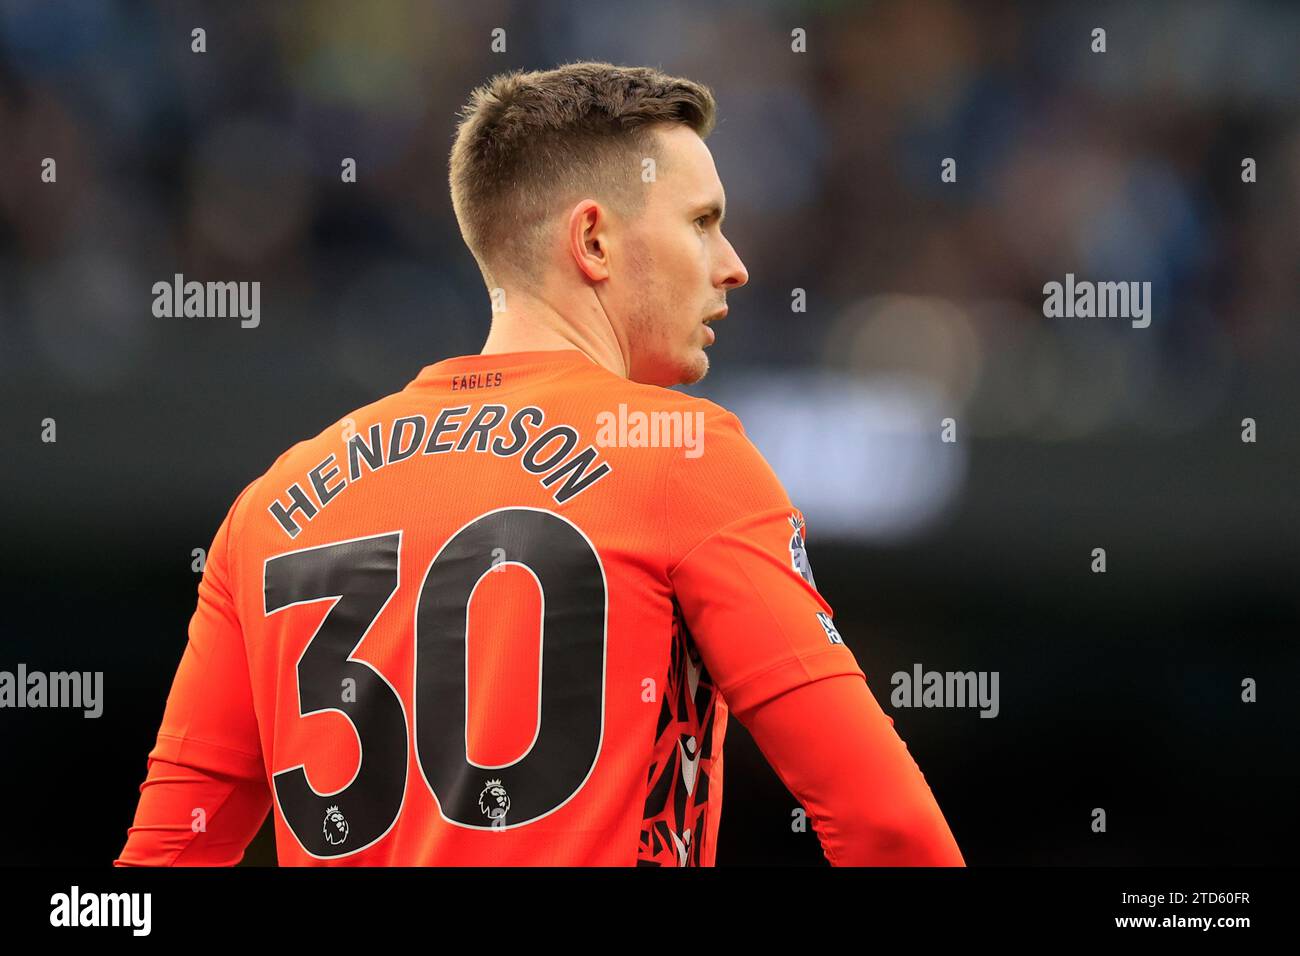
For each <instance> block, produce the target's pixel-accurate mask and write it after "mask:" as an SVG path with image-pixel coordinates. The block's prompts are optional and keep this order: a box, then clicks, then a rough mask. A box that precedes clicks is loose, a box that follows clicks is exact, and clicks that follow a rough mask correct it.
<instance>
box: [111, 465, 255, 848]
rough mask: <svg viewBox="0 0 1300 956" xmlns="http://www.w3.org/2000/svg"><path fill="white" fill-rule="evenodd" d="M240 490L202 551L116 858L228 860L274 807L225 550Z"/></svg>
mask: <svg viewBox="0 0 1300 956" xmlns="http://www.w3.org/2000/svg"><path fill="white" fill-rule="evenodd" d="M250 487H251V486H250ZM247 490H248V489H245V492H246V491H247ZM242 497H243V494H242V493H241V495H240V497H239V498H237V499H236V500H235V504H234V505H232V506H231V509H230V511H229V512H228V513H227V515H226V518H225V520H224V521H223V522H222V523H221V527H220V528H219V529H218V531H217V533H216V536H215V538H214V539H213V542H212V547H211V548H210V549H209V551H208V559H207V563H206V565H205V567H204V571H203V577H202V578H201V579H200V581H199V589H198V605H197V607H196V608H195V611H194V615H193V617H192V618H191V619H190V626H189V641H188V643H187V644H186V647H185V652H184V654H183V655H182V657H181V661H180V665H179V667H178V668H177V670H176V677H175V680H174V681H173V683H172V688H171V692H170V694H169V695H168V698H167V707H166V710H165V711H164V714H163V720H162V725H161V727H160V728H159V731H158V736H157V743H156V745H155V746H154V748H153V750H152V751H151V752H150V753H149V759H148V769H147V775H146V778H145V781H144V783H143V784H141V787H140V802H139V804H138V805H137V807H136V813H135V822H134V825H133V826H131V827H130V828H129V829H128V831H127V840H126V845H125V847H124V848H123V850H122V853H121V855H120V856H119V857H118V859H117V860H115V861H114V864H115V865H117V866H176V865H182V866H186V865H193V866H204V865H210V866H228V865H233V864H234V863H237V862H238V861H239V860H240V858H241V857H242V856H243V852H244V848H245V847H246V846H247V845H248V842H249V841H250V840H251V839H252V838H253V837H254V836H255V835H256V833H257V830H258V828H259V827H260V826H261V824H262V821H263V820H265V819H266V814H267V812H268V811H269V810H270V805H271V796H270V787H269V784H268V782H267V776H266V770H265V767H264V765H263V760H262V749H261V743H260V738H259V735H258V724H257V717H256V714H255V713H254V709H253V694H252V688H251V684H250V679H249V673H248V659H247V654H246V651H245V648H244V640H243V634H242V631H241V628H240V625H239V618H238V614H237V613H236V609H235V601H234V598H233V596H232V593H231V588H230V576H229V564H228V560H227V556H228V551H229V548H230V535H231V529H232V525H233V524H234V515H235V511H236V508H237V507H238V505H239V500H240V499H241V498H242Z"/></svg>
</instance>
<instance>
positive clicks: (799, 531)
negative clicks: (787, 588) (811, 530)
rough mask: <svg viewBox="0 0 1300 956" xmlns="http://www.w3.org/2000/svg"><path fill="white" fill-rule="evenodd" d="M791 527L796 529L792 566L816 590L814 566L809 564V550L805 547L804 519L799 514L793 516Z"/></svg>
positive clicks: (791, 546)
mask: <svg viewBox="0 0 1300 956" xmlns="http://www.w3.org/2000/svg"><path fill="white" fill-rule="evenodd" d="M790 527H791V528H793V529H794V533H793V534H791V535H790V564H791V566H792V567H793V568H794V569H795V570H796V571H798V572H799V576H800V577H802V578H803V579H804V580H805V581H807V582H808V583H809V585H811V586H812V587H814V588H815V587H817V582H815V581H814V580H813V573H812V565H811V564H809V563H808V549H807V548H806V547H804V537H803V535H804V531H803V518H802V517H800V516H799V515H797V514H795V515H791V516H790Z"/></svg>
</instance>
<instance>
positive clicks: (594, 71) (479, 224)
mask: <svg viewBox="0 0 1300 956" xmlns="http://www.w3.org/2000/svg"><path fill="white" fill-rule="evenodd" d="M714 110H715V107H714V99H713V94H712V93H711V92H710V91H709V89H708V87H705V86H702V85H701V84H699V83H694V82H692V81H691V80H687V79H683V78H681V77H676V76H668V75H667V74H665V73H661V72H660V71H658V70H655V69H651V68H649V67H639V66H614V65H612V64H609V63H599V62H579V63H569V64H566V65H564V66H561V67H558V68H557V69H554V70H546V71H532V72H527V73H525V72H523V71H522V70H515V71H514V72H511V73H502V74H499V75H497V76H494V77H493V78H492V79H490V80H489V81H488V82H487V83H485V84H484V85H483V86H480V87H478V88H476V89H475V90H474V91H473V93H471V94H470V100H469V103H468V104H467V105H466V106H465V107H464V108H463V109H462V110H461V116H462V117H463V118H462V119H461V122H460V124H459V125H458V127H457V130H456V142H455V144H454V145H453V146H452V150H451V175H450V179H451V202H452V208H453V209H454V210H455V212H456V219H457V221H458V222H459V223H460V231H461V235H462V236H463V237H464V239H465V244H466V245H467V246H469V249H470V252H472V253H473V254H474V258H475V260H476V261H477V262H478V265H479V269H480V271H482V273H483V280H484V282H486V283H487V284H488V287H489V288H491V287H493V286H494V285H497V284H498V279H497V278H494V277H496V276H500V275H509V276H512V277H516V278H520V279H523V280H525V281H531V282H536V281H538V280H539V279H540V276H541V271H542V268H541V266H542V264H541V261H540V260H541V255H542V247H543V242H542V238H543V237H542V233H541V227H542V225H543V224H544V223H545V221H546V220H547V219H548V218H549V217H550V216H551V215H552V214H553V213H554V212H556V211H557V209H558V208H559V207H560V203H561V202H563V201H568V200H575V201H576V200H577V199H579V198H582V195H590V196H592V197H593V198H597V199H601V200H603V201H607V202H608V203H609V204H610V206H611V208H613V209H614V210H615V211H617V212H618V213H619V214H621V215H635V214H636V213H637V212H639V211H640V209H641V208H642V206H643V204H644V202H645V191H644V189H643V188H641V162H642V159H643V158H645V157H652V158H654V159H655V162H656V165H657V166H658V165H659V163H660V160H661V158H662V157H661V156H660V154H659V150H658V144H657V142H656V140H655V137H654V135H653V130H652V127H653V126H654V125H656V124H660V123H681V124H684V125H686V126H689V127H690V128H691V129H693V130H695V132H696V133H697V134H698V135H699V136H700V138H701V139H703V138H705V137H707V136H708V135H709V133H710V132H712V130H713V123H714Z"/></svg>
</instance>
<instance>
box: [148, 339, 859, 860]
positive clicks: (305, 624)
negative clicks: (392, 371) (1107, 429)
mask: <svg viewBox="0 0 1300 956" xmlns="http://www.w3.org/2000/svg"><path fill="white" fill-rule="evenodd" d="M830 610H831V609H830V608H829V607H828V606H827V605H826V604H825V602H824V601H823V600H822V599H821V598H820V596H818V594H817V592H816V591H815V589H814V587H813V585H812V574H811V569H810V568H809V566H808V562H807V560H806V557H805V553H804V550H803V519H802V516H801V515H800V514H799V513H798V511H797V510H795V509H794V508H793V507H792V506H791V504H790V502H789V500H788V498H787V497H786V495H785V492H784V491H783V490H782V489H781V486H780V484H779V482H778V481H777V480H776V478H775V476H774V475H773V474H772V472H771V470H770V469H769V468H768V467H767V465H766V463H765V462H763V460H762V458H761V456H759V454H758V453H757V451H756V450H755V449H754V448H753V446H752V445H751V444H750V443H749V441H748V440H747V439H746V438H745V437H744V435H743V431H742V430H741V428H740V426H739V422H738V420H737V419H736V418H735V416H733V415H731V414H730V413H729V412H726V411H725V410H723V409H721V408H720V407H718V406H716V405H714V404H712V403H709V402H706V401H703V400H701V399H696V398H692V397H690V396H686V395H682V394H680V393H677V392H674V391H671V390H668V389H663V388H658V387H654V386H647V385H640V384H636V383H633V382H630V381H628V380H626V379H623V378H621V377H619V376H617V375H614V374H613V373H611V372H609V371H607V370H605V369H603V368H602V367H600V366H598V365H596V364H595V363H593V362H592V361H590V360H589V359H588V358H587V357H586V356H585V355H583V354H582V353H581V352H578V351H576V350H562V351H553V352H517V353H509V354H504V355H476V356H464V357H460V358H455V359H448V360H446V361H443V362H439V363H437V364H434V365H431V366H428V367H427V368H425V369H424V370H423V371H422V372H421V373H420V375H419V377H417V379H416V380H415V381H413V382H412V383H411V384H410V385H409V386H408V387H407V388H406V389H404V390H403V391H401V392H399V393H396V394H394V395H390V396H388V397H387V398H385V399H383V400H381V401H379V402H376V403H374V404H372V405H369V406H366V407H365V408H362V409H359V410H357V411H356V412H354V413H352V414H351V415H350V416H347V417H345V418H344V419H343V420H342V422H340V423H339V424H338V425H332V426H330V427H329V428H328V429H326V430H325V431H323V432H322V433H321V434H319V435H317V436H316V437H315V438H313V439H310V440H309V441H305V442H301V443H299V444H298V445H295V446H294V447H293V448H291V449H290V450H289V451H288V452H286V453H285V454H284V455H282V456H281V457H280V458H279V459H278V460H277V461H276V462H275V464H274V465H273V466H272V467H271V469H270V470H269V471H268V472H267V473H266V474H265V475H264V476H263V477H262V478H261V479H259V480H258V481H256V482H254V483H253V484H252V485H250V486H249V487H248V488H246V489H245V491H244V492H243V493H242V494H241V495H240V497H239V499H238V500H237V501H236V503H235V505H234V506H233V507H232V509H231V512H230V514H229V515H228V517H227V519H226V521H225V522H224V523H223V525H222V528H221V530H220V531H219V533H218V536H217V539H216V540H215V541H214V543H213V548H212V551H211V553H210V556H209V561H208V565H207V569H206V571H205V574H204V578H203V583H202V584H201V586H200V602H199V609H198V611H197V612H196V614H195V618H194V621H193V623H192V625H191V631H190V645H189V648H188V650H187V652H186V655H185V660H183V661H182V664H181V668H180V672H179V674H178V677H177V682H176V685H175V687H174V689H173V692H172V696H171V698H170V700H169V704H168V709H167V714H166V717H165V719H164V723H163V727H162V730H161V732H160V734H159V738H158V746H157V748H156V749H155V750H154V751H153V753H152V754H151V756H152V757H155V758H158V759H159V760H161V761H164V762H165V763H167V764H175V765H176V766H197V767H198V768H199V769H202V770H204V771H206V772H208V773H211V774H214V775H219V776H224V777H227V778H233V779H244V780H247V781H249V782H250V784H251V783H252V782H253V781H256V780H258V779H261V780H262V781H265V780H266V779H268V778H269V779H270V780H272V781H273V785H272V787H271V788H270V789H271V791H272V793H273V800H274V807H275V811H276V812H275V823H276V838H277V846H278V848H279V858H280V862H281V863H282V864H312V863H323V862H339V863H351V864H368V865H479V864H482V865H533V864H545V865H627V864H633V863H643V864H668V865H679V864H704V865H711V864H712V863H713V861H714V854H715V849H716V837H717V831H718V822H719V816H720V811H721V797H722V744H723V737H724V734H725V730H726V724H727V717H728V709H729V705H730V707H733V708H738V709H739V708H751V707H754V706H756V705H757V704H759V703H762V702H763V701H765V700H769V699H771V698H772V697H774V696H777V695H779V694H781V693H784V692H785V691H787V690H789V689H791V688H794V687H797V686H800V685H802V684H806V683H808V682H809V681H813V680H818V679H821V678H825V677H830V676H834V675H844V674H849V675H858V676H859V678H860V677H861V676H862V672H861V671H860V670H859V668H858V665H857V663H856V661H855V660H854V658H853V655H852V654H851V653H850V652H849V650H848V649H847V648H846V647H845V646H844V645H843V643H842V642H841V641H840V638H839V635H838V633H837V632H836V631H835V628H834V625H833V624H831V621H830ZM720 691H721V693H720ZM255 806H256V803H255V801H254V802H253V807H254V809H255ZM178 836H179V838H180V839H182V840H183V839H184V834H183V833H182V834H179V835H178ZM141 839H143V836H142V837H141ZM181 852H184V851H181ZM132 853H133V848H132V846H131V845H130V843H128V847H127V850H126V851H124V853H123V860H124V861H125V862H131V857H132Z"/></svg>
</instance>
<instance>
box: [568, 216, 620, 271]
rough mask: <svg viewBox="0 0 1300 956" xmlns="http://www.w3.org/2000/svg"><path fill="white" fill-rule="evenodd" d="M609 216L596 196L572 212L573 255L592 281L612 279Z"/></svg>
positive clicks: (570, 233)
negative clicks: (610, 276) (610, 271)
mask: <svg viewBox="0 0 1300 956" xmlns="http://www.w3.org/2000/svg"><path fill="white" fill-rule="evenodd" d="M609 225H610V223H609V216H608V215H607V214H606V212H605V210H604V209H603V208H601V205H600V203H598V202H596V200H594V199H584V200H582V202H580V203H578V204H577V205H576V206H574V207H573V209H572V210H571V211H570V212H569V231H568V236H569V255H571V256H572V257H573V261H574V262H575V263H576V264H577V266H578V268H579V269H580V270H581V271H582V274H583V275H585V276H586V277H587V278H588V279H590V280H591V281H592V282H600V281H602V280H604V279H608V278H609V265H610V263H609V251H610V250H609V247H610V235H609V231H610V230H609Z"/></svg>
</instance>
